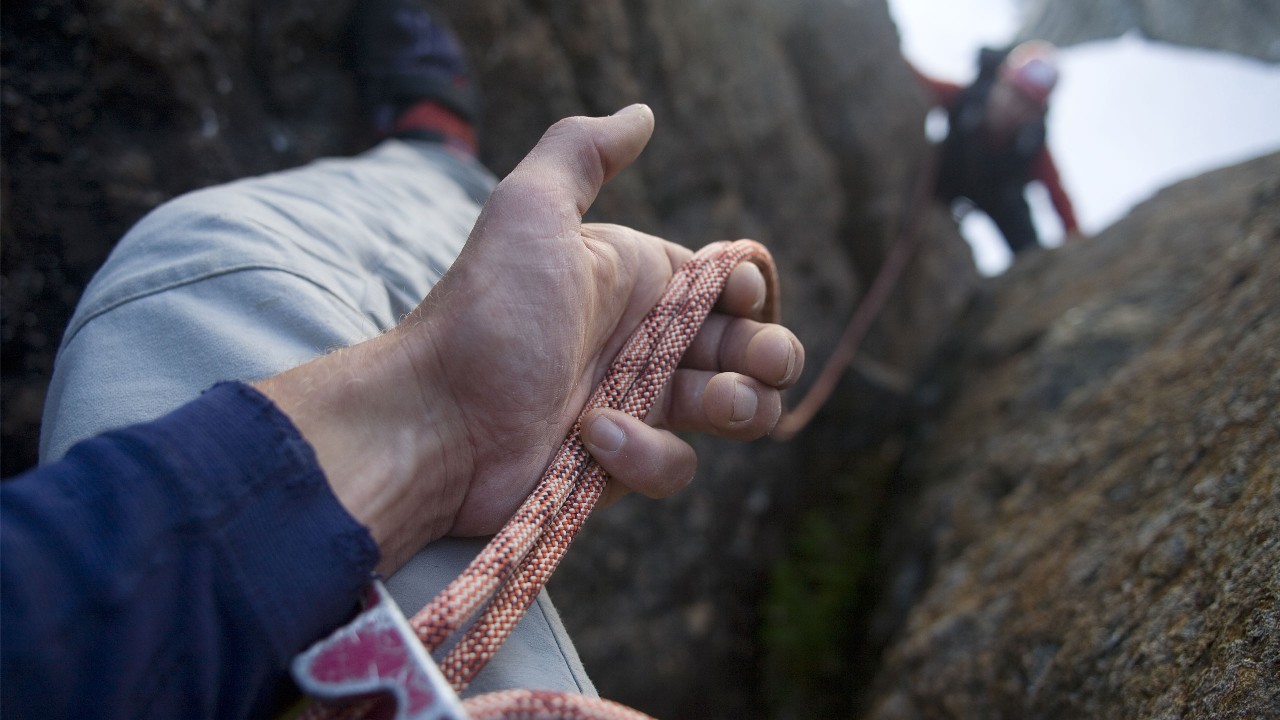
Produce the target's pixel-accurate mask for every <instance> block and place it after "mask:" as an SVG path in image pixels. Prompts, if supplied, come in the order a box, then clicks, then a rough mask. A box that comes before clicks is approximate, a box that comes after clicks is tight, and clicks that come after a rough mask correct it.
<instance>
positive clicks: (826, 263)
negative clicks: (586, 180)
mask: <svg viewBox="0 0 1280 720" xmlns="http://www.w3.org/2000/svg"><path fill="white" fill-rule="evenodd" d="M437 6H438V8H439V10H440V12H441V14H442V16H444V17H446V18H447V19H448V20H450V21H451V22H452V24H453V25H454V26H455V27H456V29H457V30H458V33H459V35H460V36H461V38H462V40H463V43H464V45H465V46H466V47H467V49H468V51H469V53H470V55H471V59H472V61H473V65H474V66H475V68H476V69H477V72H478V75H479V81H480V84H481V87H482V89H483V91H484V94H485V103H484V109H483V110H484V118H483V121H482V126H481V127H480V133H481V142H482V145H483V148H484V149H483V159H484V160H485V162H486V164H488V165H489V166H490V167H491V168H493V169H494V170H495V172H497V173H498V174H500V175H501V174H503V173H505V172H506V171H508V170H509V169H510V168H511V167H512V166H513V165H514V163H515V162H516V161H517V160H518V159H519V158H520V157H522V156H523V155H524V153H525V152H527V151H528V149H529V148H530V147H532V145H533V144H534V143H535V142H536V140H537V139H538V137H539V136H540V134H541V133H542V132H543V130H545V129H546V127H547V126H548V125H550V124H551V123H552V122H554V121H555V120H557V119H559V118H561V117H564V116H567V115H573V114H581V113H588V114H603V113H610V112H613V111H615V110H617V109H618V108H621V107H623V106H625V105H627V104H629V103H632V102H637V101H644V102H647V103H649V104H650V105H651V106H652V107H653V109H654V111H655V115H656V117H657V133H656V135H655V137H654V139H653V141H652V143H651V145H650V147H649V148H648V150H647V151H646V152H645V153H644V155H643V156H642V157H641V159H640V161H639V162H638V163H637V165H636V166H635V167H633V168H631V169H630V170H628V171H627V172H625V173H624V174H623V175H621V176H620V177H619V178H618V179H617V180H616V181H615V182H614V183H612V184H611V185H610V186H609V187H608V188H607V189H606V191H605V192H604V193H603V194H602V195H601V197H600V199H599V201H598V202H597V204H596V206H595V209H594V210H593V211H592V214H591V216H590V219H595V220H608V221H611V222H618V223H624V224H628V225H632V226H634V227H636V228H638V229H640V230H644V231H647V232H650V233H654V234H657V235H662V236H665V237H668V238H670V239H672V240H676V241H679V242H682V243H685V244H688V245H690V246H701V245H703V244H705V243H707V242H710V241H712V240H718V239H725V238H735V237H754V238H757V239H759V240H761V241H763V242H765V243H766V244H767V245H769V246H770V247H771V249H772V250H773V251H774V253H775V255H776V258H777V260H778V263H779V266H780V269H781V274H782V278H783V308H784V318H785V321H786V322H787V323H788V324H789V325H791V326H792V327H793V328H794V329H795V330H796V331H797V333H798V334H799V335H800V336H801V339H802V340H803V341H804V342H805V343H806V346H807V348H808V350H809V353H810V358H811V365H813V366H817V365H819V364H820V363H821V360H822V359H823V358H825V357H826V355H827V353H828V352H829V350H830V348H831V346H832V345H833V344H834V342H835V339H836V338H837V337H838V335H839V332H840V330H841V328H842V326H843V324H844V322H845V320H846V318H847V317H848V316H849V315H850V314H851V312H852V309H853V307H854V304H855V302H856V299H857V298H858V297H859V296H860V294H861V293H862V292H863V291H864V289H865V287H866V285H867V283H869V281H870V279H871V278H872V277H873V275H874V273H875V271H876V269H877V267H878V266H879V264H880V262H881V260H882V259H883V257H884V255H885V253H886V249H887V248H888V246H889V244H890V243H891V241H892V239H893V238H894V236H895V235H896V234H897V232H898V229H899V228H900V227H901V226H902V225H903V223H904V220H905V215H906V214H907V212H908V209H909V208H908V205H909V196H910V194H911V188H912V185H913V183H914V182H915V179H916V175H917V173H918V168H919V166H920V162H921V159H922V157H923V156H924V153H925V150H926V148H925V144H924V141H923V133H922V128H923V119H924V113H925V106H924V97H923V94H922V93H921V92H920V90H919V89H918V88H917V87H916V86H915V84H914V82H913V79H912V77H911V75H910V73H909V70H908V68H907V66H906V65H905V64H904V63H903V61H902V59H901V57H900V56H899V54H898V50H897V35H896V32H895V30H894V27H893V25H892V23H891V21H890V18H889V14H888V11H887V8H886V6H885V3H884V2H883V0H853V1H848V0H799V1H797V2H788V3H778V2H772V1H770V0H724V1H722V2H687V1H686V0H628V1H626V2H623V1H622V0H573V1H570V2H555V3H545V2H535V1H533V0H472V1H469V2H468V1H464V0H445V1H442V2H439V3H437ZM352 7H354V3H351V2H341V1H339V2H326V3H322V2H314V1H306V0H286V1H284V2H254V1H253V0H229V1H227V2H219V3H202V2H182V3H180V2H145V3H138V2H124V1H117V0H104V1H103V2H97V3H90V4H84V3H71V2H59V1H57V0H52V1H51V2H46V3H31V4H23V5H22V6H21V7H17V6H15V7H14V8H8V7H6V10H5V12H4V13H3V16H2V21H3V42H2V43H0V44H2V45H3V48H4V78H3V82H4V92H3V103H4V108H3V110H4V112H3V113H2V114H0V115H2V122H3V138H2V139H3V145H4V148H5V153H4V158H3V162H4V166H3V181H4V188H3V190H4V192H3V193H0V197H3V202H4V203H5V206H4V208H3V209H4V212H3V253H4V261H3V273H4V283H3V293H4V295H3V302H2V303H0V310H2V312H3V333H4V338H3V339H4V364H3V372H4V384H3V404H4V408H5V412H4V455H3V460H4V474H5V476H9V475H12V474H13V473H15V472H17V471H19V470H21V469H23V468H25V467H27V466H29V465H30V464H31V463H32V462H33V461H34V453H35V441H36V436H37V428H38V422H39V412H40V407H41V403H42V399H43V395H44V387H45V383H46V382H47V378H48V373H49V369H50V366H51V364H52V360H53V352H54V350H55V349H56V346H57V343H58V340H59V338H60V335H61V332H62V326H63V324H64V323H65V321H66V318H67V317H68V316H69V314H70V311H71V309H72V307H73V305H74V303H75V301H76V298H77V297H78V295H79V292H80V289H81V288H82V287H83V285H84V283H85V282H87V280H88V278H89V277H90V276H91V275H92V272H93V271H94V269H95V268H96V267H97V266H98V265H99V264H100V263H101V261H102V259H103V258H104V257H105V256H106V254H107V253H108V252H109V250H110V248H111V246H112V244H113V243H114V242H115V240H116V239H117V238H118V237H119V236H120V235H121V234H122V233H123V232H124V231H125V230H126V229H127V228H128V226H129V225H130V224H132V223H133V222H134V221H136V220H137V219H138V218H139V217H140V216H141V215H142V214H143V213H145V212H146V211H147V210H149V209H151V208H152V207H154V206H155V205H157V204H158V203H160V202H162V201H164V200H165V199H167V198H169V197H172V196H174V195H176V194H179V193H181V192H184V191H187V190H190V189H194V188H197V187H200V186H205V185H209V184H212V183H216V182H221V181H225V180H230V179H233V178H235V177H239V176H243V175H249V174H255V173H261V172H266V171H270V170H274V169H279V168H284V167H290V166H294V165H297V164H299V163H302V162H305V161H307V160H309V159H311V158H314V157H317V156H321V155H328V154H348V153H350V152H352V151H355V150H358V149H359V148H361V147H363V146H365V145H367V143H368V141H369V139H368V138H367V136H362V134H361V133H360V132H359V131H358V128H359V125H360V113H359V108H357V107H355V100H354V98H355V88H354V83H353V79H352V76H351V74H350V73H349V71H348V70H347V68H346V66H345V58H344V55H343V46H342V41H343V29H344V27H345V26H346V18H347V16H348V12H349V11H350V9H351V8H352ZM914 214H920V215H923V217H924V230H923V232H922V236H923V237H922V239H923V240H924V242H922V247H921V250H920V251H919V252H918V253H917V254H916V256H915V259H914V260H913V262H912V264H911V266H910V267H909V268H908V270H907V273H906V275H905V277H904V279H903V281H902V283H901V284H900V286H899V288H898V290H897V291H896V293H895V294H894V296H893V298H892V300H891V301H890V303H889V305H888V306H887V307H886V309H885V311H884V313H883V314H882V318H881V322H879V323H878V324H877V326H876V328H875V329H874V330H873V332H872V334H871V335H870V336H869V337H868V339H867V341H866V343H865V344H864V350H865V353H864V355H865V357H867V358H870V359H874V360H876V361H878V362H879V363H880V364H881V365H885V366H889V367H891V368H893V369H895V370H896V371H898V372H900V373H905V374H907V375H910V374H911V373H912V372H914V371H916V370H917V369H919V368H920V367H922V366H923V365H924V364H925V362H926V360H927V358H928V357H930V356H931V355H932V352H933V349H934V348H935V347H936V346H937V344H938V343H939V342H940V341H941V339H942V337H943V336H944V333H945V332H946V330H947V328H948V327H949V325H950V322H951V319H952V318H953V317H955V316H956V314H957V313H958V311H959V310H960V308H961V307H962V305H963V303H964V300H965V298H966V296H967V294H968V292H969V291H970V289H971V287H972V286H973V284H974V283H975V281H976V272H975V269H974V267H973V263H972V260H971V258H970V255H969V250H968V248H967V246H966V245H965V244H964V242H963V241H962V240H961V239H960V238H959V236H958V235H957V234H956V231H955V228H954V227H953V225H952V223H950V221H949V218H948V217H947V216H946V213H945V212H941V211H939V210H937V209H936V208H931V209H925V210H921V209H919V208H916V212H915V213H914ZM812 375H813V373H810V374H809V377H810V378H811V377H812ZM803 382H805V383H807V382H809V380H807V379H806V380H805V381H803ZM903 406H904V402H903V399H902V397H901V395H900V394H896V393H893V392H887V391H885V390H883V389H881V388H880V387H879V386H876V385H873V384H871V383H869V382H867V381H865V380H863V379H862V378H860V377H858V376H851V377H850V378H849V379H848V380H847V381H846V383H845V384H844V386H842V388H841V390H840V391H839V392H838V393H837V396H836V398H835V399H834V401H833V404H832V405H831V406H830V408H829V410H828V411H827V412H826V413H824V415H822V416H821V417H820V418H819V420H818V422H817V423H816V424H815V425H814V426H813V427H812V429H811V430H810V431H809V433H807V434H806V435H805V436H803V437H802V438H801V439H800V440H799V441H797V442H795V443H792V444H790V445H778V444H772V443H769V442H767V441H765V442H760V443H756V444H753V445H750V446H744V445H741V444H733V443H726V442H712V441H700V442H699V451H700V457H701V462H702V467H701V471H700V477H699V478H698V479H697V481H696V482H695V487H694V488H693V489H691V490H690V491H688V492H686V493H684V494H682V495H681V496H680V497H678V498H676V499H674V500H673V501H671V502H664V503H652V502H647V501H642V500H639V499H634V500H627V501H624V502H623V503H621V504H620V505H619V506H618V507H616V508H614V509H613V510H612V511H611V512H609V513H604V514H601V515H600V516H599V517H598V518H596V519H593V520H592V522H591V523H590V526H589V527H588V529H587V531H586V532H585V533H584V537H583V539H582V541H581V542H580V543H579V545H578V546H577V547H575V549H574V552H572V553H571V554H570V558H569V560H568V561H567V563H566V566H565V567H564V568H562V571H561V573H559V575H558V576H557V578H556V581H555V587H554V588H553V592H554V594H555V596H556V598H557V601H558V603H559V605H560V606H561V609H562V611H563V614H564V616H565V620H566V622H567V623H568V624H569V626H570V627H571V630H572V631H573V632H574V634H575V637H576V638H577V639H578V642H579V646H580V649H581V651H582V652H583V655H584V656H585V659H586V662H587V665H588V668H589V669H590V671H591V672H592V674H593V677H594V678H595V679H596V680H597V683H598V684H599V686H600V688H601V690H602V692H603V693H604V694H605V695H607V696H610V697H614V698H617V699H620V700H623V701H625V702H628V703H632V704H634V705H637V706H640V707H642V708H644V709H647V710H649V711H651V712H655V713H658V714H661V715H663V716H666V717H690V716H697V717H714V716H725V717H727V716H735V717H752V716H761V715H765V714H768V711H767V710H766V709H765V708H764V706H763V704H762V702H763V701H762V697H761V690H760V688H761V687H762V686H763V684H764V683H763V682H762V679H761V676H762V671H761V666H762V664H763V660H762V656H763V654H764V653H763V651H762V649H761V643H760V642H759V640H758V637H759V634H760V631H759V626H760V616H761V614H762V610H761V602H762V598H763V597H764V595H765V594H766V589H765V588H766V583H767V580H768V578H769V569H770V567H771V566H772V565H773V563H774V562H775V560H776V559H777V558H778V557H779V556H780V555H781V554H782V553H783V551H784V546H785V542H784V541H785V538H786V536H787V534H788V533H789V532H790V530H791V529H792V528H793V526H794V524H795V521H796V517H797V515H798V514H799V513H800V511H801V508H802V507H804V506H806V505H807V504H809V503H813V502H820V501H821V500H822V499H823V498H824V497H825V496H826V494H827V483H828V480H827V476H828V475H829V471H830V465H831V463H832V462H833V460H832V458H833V457H837V456H838V457H844V456H845V455H846V454H848V453H853V452H855V451H860V450H865V449H867V448H875V447H877V444H878V443H879V442H880V440H881V439H882V438H883V437H884V436H885V434H886V432H888V431H887V430H886V428H889V427H892V422H891V421H892V420H893V419H895V418H900V417H901V416H902V413H901V412H900V410H901V408H902V407H903ZM833 449H834V450H833ZM835 450H838V451H839V452H838V453H835V454H833V452H834V451H835Z"/></svg>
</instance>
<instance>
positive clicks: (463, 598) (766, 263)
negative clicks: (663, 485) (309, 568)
mask: <svg viewBox="0 0 1280 720" xmlns="http://www.w3.org/2000/svg"><path fill="white" fill-rule="evenodd" d="M743 262H751V263H754V264H755V265H756V266H757V267H759V268H760V270H761V272H762V274H763V275H764V277H765V284H766V303H765V307H764V310H763V317H762V318H761V319H763V320H767V321H769V322H777V321H778V318H779V311H778V297H777V286H778V281H777V272H776V270H775V268H774V265H773V260H772V258H771V257H770V255H769V252H768V251H767V250H766V249H765V248H764V246H763V245H760V244H759V243H757V242H755V241H752V240H738V241H736V242H731V243H715V244H712V245H709V246H707V247H706V248H703V249H702V250H701V251H699V252H698V253H696V254H695V255H694V256H693V257H692V258H690V259H689V260H688V261H687V262H686V263H684V265H682V266H681V267H680V268H679V269H678V270H677V271H676V273H675V274H674V275H673V277H672V279H671V282H670V283H669V284H668V286H667V289H666V291H665V293H664V294H663V296H662V298H661V299H660V300H659V301H658V303H657V305H655V306H654V308H653V309H652V310H650V311H649V314H648V315H646V316H645V318H644V320H643V321H642V322H641V324H640V326H639V327H638V328H637V329H636V331H635V332H634V333H632V335H631V337H630V338H629V339H628V340H627V343H626V344H625V345H624V346H623V348H622V350H621V351H620V352H619V353H618V356H617V358H615V360H614V361H613V363H612V364H611V365H610V366H609V369H608V370H607V371H606V373H605V376H604V379H603V380H602V381H601V383H600V385H599V386H598V387H597V388H596V390H595V392H594V393H593V394H592V395H591V398H590V399H589V400H588V401H587V404H586V406H585V408H584V409H583V412H584V413H585V412H586V411H588V410H593V409H596V408H613V409H616V410H622V411H624V412H626V413H628V414H629V415H631V416H633V417H636V418H641V419H643V418H644V417H645V415H647V414H648V412H649V409H650V408H651V407H652V406H653V403H654V401H655V400H656V399H657V397H658V394H659V393H660V392H661V391H662V389H663V388H664V387H666V386H667V384H668V383H669V381H670V379H671V376H672V374H673V373H674V372H675V369H676V365H677V364H678V363H679V361H680V358H681V357H682V356H683V355H684V353H685V351H686V350H687V349H688V347H689V345H690V344H691V343H692V342H693V339H694V336H696V335H697V334H698V330H699V328H701V327H702V324H703V321H704V320H705V319H706V317H707V315H708V314H709V313H710V311H711V308H712V306H714V305H715V303H716V300H717V299H718V298H719V297H720V294H721V293H722V292H723V290H724V286H725V283H726V282H727V281H728V279H729V275H730V273H732V272H733V270H734V268H736V267H737V266H738V265H739V264H741V263H743ZM580 430H581V421H580V420H579V421H578V422H576V423H575V424H574V425H573V427H572V429H571V430H570V432H569V435H568V437H566V438H565V440H564V442H563V444H562V445H561V446H560V449H559V451H558V452H557V453H556V456H555V458H554V459H553V460H552V461H551V464H550V466H549V467H548V469H547V471H546V473H545V474H544V475H543V476H542V479H541V480H540V481H539V483H538V485H537V486H536V487H535V488H534V490H533V492H532V493H531V494H530V495H529V497H528V498H527V499H526V500H525V502H524V503H523V504H522V505H521V506H520V508H519V509H518V510H516V512H515V514H514V515H513V516H512V517H511V519H510V520H509V521H508V522H507V524H506V525H505V526H504V527H503V528H502V530H500V531H499V532H498V534H497V535H495V536H494V537H493V539H492V540H490V542H489V544H488V545H486V546H485V548H484V549H483V550H482V551H481V552H480V554H479V555H477V556H476V558H475V560H473V561H472V563H471V564H470V565H469V566H468V567H467V568H466V569H465V570H463V572H462V574H461V575H459V576H458V578H457V579H455V580H454V581H453V582H452V583H450V584H449V585H448V586H447V587H446V588H445V589H444V590H442V591H441V592H440V594H439V595H437V596H436V597H435V599H433V600H432V601H431V602H430V603H428V604H427V606H426V607H424V608H423V609H422V610H421V611H419V612H418V613H417V614H416V615H414V616H413V617H412V618H411V619H410V620H409V623H408V624H409V627H410V628H411V629H412V632H413V633H414V634H415V635H416V636H417V638H418V640H420V641H421V642H422V644H423V646H425V648H426V650H427V651H428V652H433V653H434V652H437V651H441V650H445V648H447V650H445V654H444V657H443V659H441V660H440V662H439V663H438V665H439V670H440V672H441V673H442V674H443V676H444V679H445V680H446V681H447V682H448V683H449V685H450V686H452V688H453V689H454V691H455V692H459V693H460V692H462V690H463V689H464V688H466V687H467V685H468V684H470V682H471V680H472V679H473V678H474V677H475V676H476V673H478V672H479V671H480V670H481V668H483V667H484V666H485V665H486V664H487V663H488V662H489V660H490V659H491V658H492V657H493V655H494V653H496V652H497V650H498V648H499V647H501V645H502V643H503V642H504V641H505V640H506V639H507V637H508V636H509V635H510V634H511V632H512V630H513V629H514V628H515V625H516V623H517V622H519V620H520V618H521V617H523V616H524V613H525V611H526V610H527V609H528V608H529V606H530V605H531V604H532V603H533V601H534V599H535V598H536V597H537V595H538V593H539V592H540V591H541V590H542V588H543V586H544V585H546V582H547V579H548V578H549V577H550V576H551V573H552V572H553V571H554V570H555V568H556V566H557V565H559V563H560V560H561V558H563V557H564V554H565V552H566V551H567V550H568V547H569V544H570V543H572V542H573V540H574V538H575V537H576V536H577V534H578V531H579V530H581V528H582V525H583V523H584V522H585V521H586V518H587V515H588V514H589V513H590V512H591V510H592V508H593V507H594V506H595V504H596V501H597V500H598V499H599V498H600V494H601V492H602V491H603V490H604V486H605V483H606V481H607V480H608V476H607V475H606V474H605V473H604V471H603V470H601V469H600V466H599V465H598V464H596V462H595V460H593V459H592V457H591V455H590V454H589V453H588V452H587V450H586V448H585V446H584V445H583V443H582V440H581V437H580ZM473 618H474V620H473V621H472V619H473ZM468 621H471V622H470V625H469V626H468V625H467V623H468ZM459 635H461V637H459ZM455 639H456V641H455V642H454V643H453V644H452V645H448V642H449V641H450V640H455ZM462 706H463V709H464V710H465V712H466V713H467V717H468V718H471V719H472V720H478V719H479V718H486V719H487V718H503V717H505V718H516V717H519V718H535V717H536V718H548V719H551V718H563V719H565V720H579V719H584V720H585V719H588V718H590V719H595V720H637V719H638V718H644V717H646V716H645V715H643V714H641V713H639V712H636V711H634V710H631V709H629V708H626V707H624V706H621V705H617V704H616V703H610V702H608V701H602V700H599V699H595V698H585V697H583V696H580V695H573V694H562V693H549V692H543V691H539V692H531V691H522V690H521V691H508V692H503V693H491V694H487V695H481V696H479V697H477V698H471V699H468V700H466V701H464V702H463V703H462ZM373 709H374V704H373V703H372V701H368V702H366V703H364V704H356V705H346V706H341V707H339V706H335V705H327V704H323V703H316V704H313V705H312V706H310V708H309V709H308V711H307V712H306V713H305V714H304V717H305V718H329V719H331V720H332V719H335V718H344V719H345V718H360V717H367V716H368V714H369V713H370V712H372V711H373Z"/></svg>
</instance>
